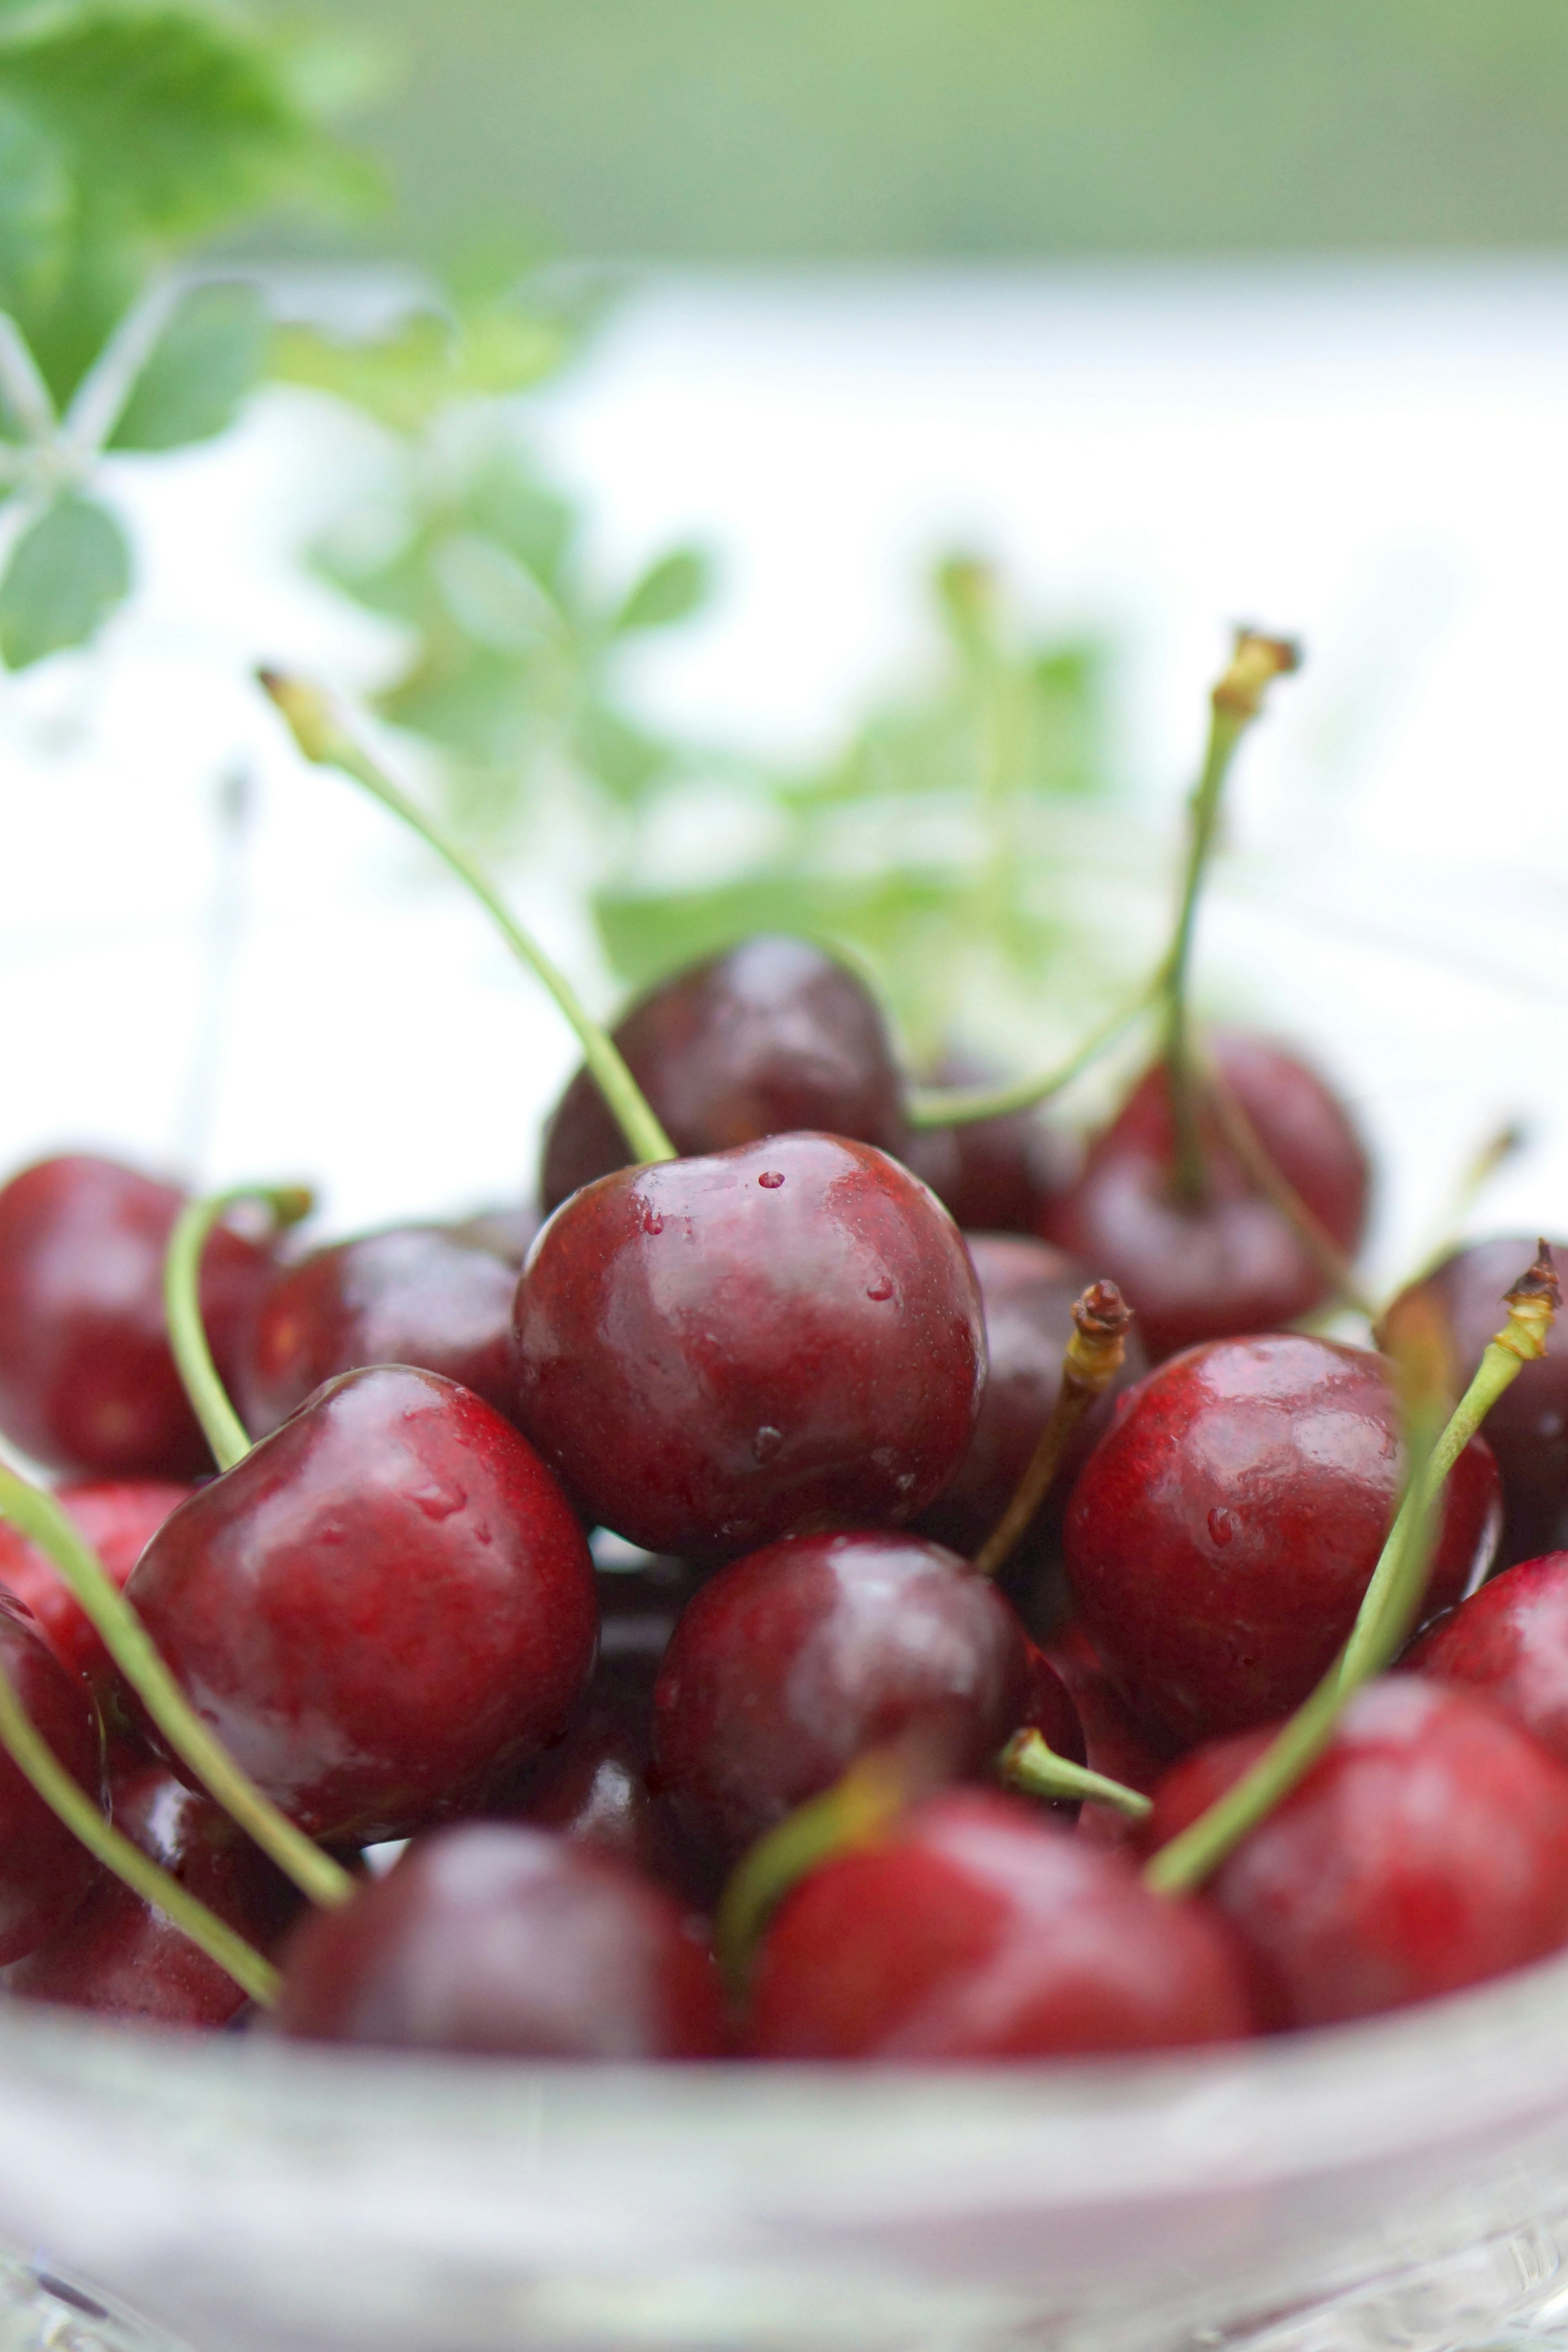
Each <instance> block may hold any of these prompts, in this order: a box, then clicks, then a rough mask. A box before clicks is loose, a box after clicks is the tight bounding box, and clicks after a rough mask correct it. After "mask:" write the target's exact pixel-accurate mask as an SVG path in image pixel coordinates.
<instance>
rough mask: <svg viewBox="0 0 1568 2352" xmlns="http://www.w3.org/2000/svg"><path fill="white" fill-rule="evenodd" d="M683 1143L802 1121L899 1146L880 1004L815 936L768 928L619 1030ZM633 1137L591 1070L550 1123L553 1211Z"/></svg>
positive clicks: (706, 1146) (671, 987) (609, 1166)
mask: <svg viewBox="0 0 1568 2352" xmlns="http://www.w3.org/2000/svg"><path fill="white" fill-rule="evenodd" d="M613 1034H614V1037H615V1041H616V1045H618V1046H619V1047H620V1050H621V1053H622V1055H624V1057H625V1059H626V1065H627V1066H628V1067H629V1069H630V1071H631V1074H632V1076H633V1077H634V1078H636V1080H637V1084H638V1086H639V1087H641V1088H642V1091H643V1093H644V1094H645V1095H646V1096H647V1100H648V1102H649V1103H650V1104H651V1106H652V1108H653V1110H654V1113H655V1115H656V1116H657V1118H658V1119H659V1120H660V1122H661V1123H662V1125H663V1127H664V1129H665V1131H666V1133H667V1134H668V1137H669V1139H670V1141H671V1142H672V1143H673V1144H674V1146H675V1148H676V1150H678V1151H682V1152H712V1151H723V1150H727V1149H728V1148H729V1147H730V1146H731V1144H736V1143H751V1142H753V1141H755V1140H757V1139H760V1138H761V1137H763V1136H765V1135H779V1134H783V1133H784V1132H785V1131H786V1130H787V1129H791V1128H816V1129H824V1130H826V1132H827V1133H829V1134H832V1135H847V1136H851V1137H854V1138H855V1139H858V1141H861V1142H864V1143H875V1144H879V1145H880V1146H881V1147H882V1149H883V1150H887V1151H891V1152H893V1153H895V1154H896V1153H898V1152H899V1151H900V1150H901V1149H902V1147H903V1144H904V1140H905V1136H906V1132H907V1130H906V1129H905V1126H904V1119H903V1112H902V1108H901V1104H902V1092H901V1088H900V1081H899V1075H898V1072H897V1070H896V1068H895V1067H894V1064H893V1057H892V1049H891V1047H890V1045H889V1041H888V1032H887V1024H886V1023H885V1022H884V1021H883V1018H882V1013H881V1009H880V1007H879V1004H878V1003H877V1001H876V999H875V997H874V996H873V995H872V994H871V992H870V991H869V989H868V988H867V986H866V984H865V982H863V981H860V980H858V979H857V978H856V976H855V974H854V973H853V972H851V971H846V970H845V968H844V966H843V965H842V964H839V963H835V962H834V961H833V959H832V958H831V957H830V956H826V955H824V953H823V951H822V950H821V949H820V948H818V947H814V946H813V945H812V944H811V942H810V941H809V940H795V939H788V938H782V937H770V936H767V935H763V937H761V938H757V939H750V940H741V942H740V943H739V945H738V946H735V947H732V948H730V949H727V950H725V952H724V953H723V954H722V955H717V956H710V957H709V958H708V959H707V961H704V962H702V963H696V964H689V965H688V967H687V968H686V970H685V971H678V972H675V973H673V974H672V975H671V977H670V978H669V979H668V980H664V981H661V982H659V984H658V987H657V988H656V989H654V990H652V991H651V992H649V993H648V994H647V996H644V997H641V998H640V999H639V1000H638V1002H637V1003H636V1004H635V1005H634V1006H633V1007H632V1009H631V1011H630V1012H629V1013H627V1014H626V1016H625V1018H624V1019H623V1020H622V1021H621V1022H620V1023H619V1024H618V1025H617V1027H616V1029H615V1031H614V1032H613ZM629 1156H630V1155H629V1154H628V1152H627V1150H626V1139H625V1138H624V1136H623V1135H622V1133H621V1130H620V1128H619V1127H618V1126H617V1124H616V1120H615V1118H613V1117H612V1116H611V1113H610V1111H609V1109H608V1108H607V1106H606V1104H605V1098H604V1096H603V1095H602V1094H601V1093H600V1091H599V1088H598V1086H597V1084H596V1083H595V1080H594V1079H593V1078H592V1077H591V1076H589V1074H588V1072H587V1071H586V1070H579V1071H578V1073H577V1075H576V1076H575V1077H574V1079H573V1081H572V1083H571V1085H570V1086H569V1087H567V1089H566V1092H565V1093H564V1095H563V1097H562V1098H561V1101H560V1103H559V1105H558V1106H557V1108H556V1109H555V1112H554V1114H553V1116H552V1118H551V1121H550V1125H549V1127H548V1129H546V1131H545V1139H544V1168H543V1174H542V1179H541V1184H540V1191H541V1195H542V1199H543V1202H544V1206H545V1210H546V1212H547V1213H548V1212H549V1211H550V1210H552V1209H554V1208H558V1207H559V1206H560V1204H561V1202H563V1201H564V1200H566V1199H567V1198H568V1197H569V1195H570V1194H572V1193H573V1192H576V1191H577V1189H578V1188H579V1186H580V1185H583V1184H587V1183H590V1182H592V1181H593V1180H594V1178H595V1177H596V1176H607V1175H609V1174H610V1172H611V1171H612V1170H614V1169H616V1168H624V1167H625V1166H626V1161H627V1159H628V1158H629Z"/></svg>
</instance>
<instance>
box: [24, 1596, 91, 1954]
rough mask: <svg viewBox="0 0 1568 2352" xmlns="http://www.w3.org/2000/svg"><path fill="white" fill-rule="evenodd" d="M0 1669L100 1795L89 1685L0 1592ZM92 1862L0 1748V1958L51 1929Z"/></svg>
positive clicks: (77, 1774) (79, 1894)
mask: <svg viewBox="0 0 1568 2352" xmlns="http://www.w3.org/2000/svg"><path fill="white" fill-rule="evenodd" d="M0 1668H3V1669H4V1671H5V1675H6V1677H7V1679H8V1681H9V1682H10V1684H11V1686H12V1688H13V1690H14V1691H15V1692H16V1696H17V1698H18V1699H19V1700H20V1702H21V1705H22V1708H23V1711H24V1713H25V1714H26V1716H27V1717H28V1718H29V1720H30V1721H31V1723H32V1725H33V1727H34V1729H35V1730H37V1731H38V1732H39V1733H41V1734H42V1736H43V1738H45V1739H46V1740H47V1742H48V1744H49V1746H50V1748H53V1750H54V1752H55V1754H56V1756H57V1757H58V1759H59V1761H60V1762H61V1763H62V1764H63V1765H64V1766H65V1768H66V1769H67V1771H68V1772H69V1773H70V1774H71V1775H72V1777H73V1779H75V1780H79V1782H80V1783H81V1786H82V1787H83V1789H85V1790H86V1791H87V1793H88V1795H89V1797H91V1799H92V1800H93V1801H94V1803H95V1804H96V1803H100V1802H101V1801H102V1795H103V1728H102V1726H101V1724H100V1721H99V1715H98V1708H97V1706H96V1705H95V1704H94V1701H93V1697H92V1694H91V1692H90V1691H89V1689H88V1686H87V1685H86V1683H85V1682H83V1680H82V1679H81V1676H80V1675H73V1674H69V1673H68V1672H67V1670H66V1668H65V1667H64V1666H62V1665H61V1664H60V1662H59V1660H58V1658H57V1657H56V1656H55V1654H54V1652H53V1651H52V1650H51V1649H50V1648H49V1647H48V1645H47V1643H46V1642H45V1640H44V1638H43V1636H42V1634H41V1633H39V1632H38V1630H37V1626H36V1625H35V1624H34V1623H33V1621H32V1619H31V1617H30V1616H29V1615H28V1613H27V1612H26V1609H24V1608H23V1607H22V1605H21V1603H20V1602H19V1601H14V1600H13V1599H12V1597H11V1595H10V1594H9V1593H8V1592H4V1591H0ZM98 1873H99V1864H97V1863H96V1862H95V1861H94V1859H93V1857H92V1855H91V1854H90V1853H89V1852H88V1850H87V1848H86V1847H85V1846H84V1845H82V1844H81V1843H79V1841H78V1839H77V1838H75V1837H74V1836H73V1835H72V1833H71V1832H70V1831H69V1830H68V1829H67V1827H66V1825H65V1823H64V1822H62V1821H61V1820H60V1818H59V1816H58V1813H55V1812H53V1811H50V1809H49V1807H48V1806H47V1804H46V1803H45V1802H44V1800H43V1799H42V1797H40V1796H39V1795H38V1793H37V1790H35V1789H34V1787H33V1784H32V1782H31V1781H30V1780H27V1779H26V1777H25V1775H24V1774H23V1773H22V1771H21V1770H20V1769H19V1767H18V1766H16V1764H14V1763H13V1762H12V1761H11V1759H10V1757H9V1756H8V1755H7V1754H5V1751H4V1750H3V1749H0V1964H3V1963H4V1962H5V1961H8V1960H19V1959H21V1958H23V1957H24V1956H25V1955H26V1953H28V1952H31V1951H34V1950H36V1949H37V1946H38V1945H39V1944H41V1943H42V1942H43V1941H44V1939H45V1937H47V1936H51V1935H53V1933H54V1931H55V1929H56V1928H57V1927H59V1926H60V1925H61V1923H62V1921H64V1920H66V1919H68V1918H69V1916H70V1915H71V1913H72V1912H73V1911H74V1910H75V1909H76V1907H77V1906H78V1904H79V1903H80V1901H81V1900H82V1898H83V1896H84V1895H86V1894H87V1891H88V1889H89V1887H90V1886H91V1885H92V1883H93V1881H94V1879H95V1878H96V1877H97V1876H98Z"/></svg>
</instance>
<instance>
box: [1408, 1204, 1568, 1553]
mask: <svg viewBox="0 0 1568 2352" xmlns="http://www.w3.org/2000/svg"><path fill="white" fill-rule="evenodd" d="M1536 1247H1537V1244H1536V1242H1535V1241H1534V1240H1533V1239H1528V1240H1527V1239H1526V1238H1525V1236H1524V1235H1523V1234H1517V1235H1515V1234H1510V1235H1507V1236H1505V1237H1503V1238H1502V1239H1500V1240H1497V1241H1486V1242H1476V1243H1474V1244H1471V1246H1469V1247H1468V1248H1467V1249H1462V1250H1457V1251H1455V1252H1454V1254H1453V1255H1451V1256H1449V1257H1447V1258H1445V1259H1444V1260H1443V1262H1442V1264H1441V1265H1438V1266H1436V1267H1435V1268H1434V1270H1433V1271H1432V1273H1431V1274H1429V1275H1428V1276H1426V1279H1425V1280H1424V1281H1423V1282H1420V1283H1416V1284H1414V1285H1413V1286H1411V1289H1410V1290H1408V1291H1404V1292H1402V1293H1401V1294H1400V1297H1398V1298H1397V1299H1395V1301H1394V1305H1393V1306H1392V1307H1390V1309H1389V1311H1388V1314H1387V1316H1386V1318H1384V1325H1385V1328H1386V1329H1387V1330H1388V1331H1389V1332H1390V1333H1391V1334H1392V1333H1393V1332H1394V1330H1396V1329H1397V1327H1398V1322H1399V1318H1400V1317H1401V1314H1402V1313H1403V1312H1404V1311H1405V1308H1406V1306H1407V1303H1408V1302H1409V1300H1410V1299H1411V1297H1412V1296H1413V1295H1419V1296H1420V1297H1424V1298H1426V1299H1429V1300H1431V1301H1432V1302H1433V1303H1434V1304H1435V1305H1436V1307H1437V1308H1438V1309H1439V1311H1440V1312H1441V1314H1442V1317H1443V1319H1444V1323H1445V1325H1446V1327H1447V1330H1448V1333H1449V1336H1450V1339H1451V1341H1452V1345H1453V1350H1454V1385H1455V1387H1456V1389H1457V1390H1459V1391H1462V1390H1463V1389H1464V1388H1465V1386H1466V1384H1467V1383H1468V1381H1470V1379H1471V1378H1472V1377H1473V1375H1474V1373H1475V1370H1476V1367H1477V1365H1478V1364H1479V1362H1480V1360H1481V1355H1482V1352H1483V1350H1484V1349H1485V1348H1486V1345H1487V1342H1488V1340H1489V1339H1491V1338H1492V1336H1493V1334H1494V1333H1495V1332H1496V1331H1497V1329H1498V1327H1499V1325H1500V1323H1501V1321H1502V1319H1503V1306H1502V1299H1503V1295H1504V1293H1505V1292H1506V1291H1507V1290H1508V1289H1509V1288H1510V1286H1512V1284H1513V1283H1515V1282H1517V1280H1518V1279H1519V1276H1521V1274H1522V1273H1523V1271H1524V1269H1525V1267H1526V1266H1527V1265H1529V1264H1530V1262H1531V1259H1532V1258H1533V1257H1534V1255H1535V1252H1536ZM1552 1258H1553V1261H1554V1263H1555V1265H1556V1267H1557V1273H1558V1277H1559V1279H1560V1280H1561V1281H1563V1283H1564V1284H1565V1285H1568V1246H1565V1245H1563V1244H1553V1247H1552ZM1486 1427H1487V1439H1488V1443H1489V1444H1490V1446H1491V1448H1492V1451H1493V1452H1494V1453H1495V1454H1496V1455H1497V1458H1498V1468H1499V1469H1500V1472H1501V1474H1502V1495H1503V1539H1502V1552H1501V1558H1502V1560H1503V1563H1504V1565H1505V1566H1506V1565H1507V1563H1508V1562H1509V1561H1510V1560H1516V1559H1534V1558H1535V1557H1536V1556H1537V1555H1538V1554H1540V1553H1542V1552H1545V1551H1554V1550H1556V1549H1558V1548H1559V1547H1560V1546H1563V1545H1565V1544H1568V1316H1561V1315H1560V1316H1559V1317H1558V1318H1557V1320H1556V1322H1555V1323H1554V1324H1553V1326H1552V1330H1551V1332H1550V1333H1549V1335H1548V1338H1547V1342H1546V1353H1545V1355H1544V1357H1542V1359H1541V1360H1540V1361H1539V1362H1537V1363H1533V1364H1526V1365H1525V1366H1524V1367H1523V1369H1522V1370H1521V1371H1520V1372H1519V1374H1518V1375H1517V1377H1516V1378H1515V1380H1514V1381H1512V1383H1511V1385H1510V1387H1509V1388H1507V1389H1506V1390H1505V1391H1504V1392H1503V1394H1502V1395H1501V1396H1500V1398H1499V1399H1498V1402H1496V1404H1494V1405H1493V1407H1492V1409H1491V1411H1490V1412H1489V1413H1488V1415H1487V1423H1486Z"/></svg>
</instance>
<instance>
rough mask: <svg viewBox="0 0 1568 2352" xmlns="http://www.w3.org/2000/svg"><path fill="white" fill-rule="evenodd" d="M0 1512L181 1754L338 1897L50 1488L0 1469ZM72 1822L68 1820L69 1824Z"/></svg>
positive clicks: (336, 1876) (260, 1837) (341, 1877)
mask: <svg viewBox="0 0 1568 2352" xmlns="http://www.w3.org/2000/svg"><path fill="white" fill-rule="evenodd" d="M0 1518H5V1519H8V1520H9V1521H10V1522H11V1524H12V1526H13V1527H16V1528H20V1529H21V1531H22V1533H23V1534H24V1535H25V1536H26V1537H27V1538H29V1539H30V1540H31V1541H32V1542H34V1543H36V1544H37V1546H38V1548H39V1549H40V1550H42V1551H45V1552H47V1554H48V1557H49V1559H51V1560H52V1561H53V1562H54V1565H55V1567H56V1568H57V1569H58V1571H59V1575H60V1578H61V1580H62V1582H63V1583H65V1584H66V1585H67V1586H68V1589H69V1590H70V1591H71V1592H72V1593H73V1594H74V1595H75V1597H76V1599H77V1601H79V1604H80V1606H81V1608H82V1609H83V1611H84V1612H85V1613H86V1614H87V1616H88V1617H89V1619H90V1620H91V1622H92V1623H93V1625H94V1626H95V1627H96V1628H97V1630H98V1632H99V1633H100V1636H101V1638H102V1641H103V1644H104V1647H105V1648H106V1649H107V1651H108V1652H109V1654H110V1657H111V1658H112V1659H113V1661H114V1663H115V1664H116V1665H117V1666H118V1667H119V1669H120V1671H121V1674H122V1675H124V1676H125V1679H126V1681H127V1682H128V1683H129V1684H130V1685H131V1686H132V1689H133V1690H134V1691H135V1693H136V1695H137V1696H138V1697H139V1698H140V1699H141V1701H142V1705H143V1706H145V1708H146V1710H147V1712H148V1714H149V1715H150V1716H151V1717H152V1718H153V1722H154V1724H155V1725H156V1726H157V1727H158V1729H159V1730H160V1731H161V1732H162V1734H163V1738H165V1739H166V1740H167V1741H168V1743H169V1746H170V1747H171V1748H173V1749H174V1753H175V1755H176V1756H178V1757H179V1758H180V1759H181V1761H182V1762H183V1763H184V1764H185V1765H187V1766H188V1767H189V1769H190V1770H191V1771H192V1772H193V1773H194V1774H195V1777H196V1779H197V1780H198V1781H199V1782H200V1783H201V1785H202V1787H203V1788H204V1789H205V1790H206V1791H207V1794H208V1795H209V1796H210V1797H211V1798H212V1799H213V1800H214V1801H215V1802H216V1803H217V1804H219V1805H221V1806H222V1807H223V1809H224V1811H225V1812H226V1813H227V1814H228V1815H229V1817H230V1819H231V1820H233V1821H235V1822H237V1823H238V1824H239V1827H240V1828H241V1829H242V1830H244V1831H245V1832H247V1835H248V1836H249V1837H251V1838H252V1839H254V1841H255V1843H257V1844H258V1846H259V1847H260V1848H261V1850H262V1852H263V1853H267V1854H268V1855H270V1857H271V1859H272V1860H273V1861H274V1862H275V1863H276V1864H278V1867H279V1870H281V1871H282V1872H283V1873H284V1874H285V1875H286V1876H287V1877H289V1878H290V1879H292V1880H293V1882H294V1885H296V1886H297V1887H299V1889H300V1893H301V1894H302V1895H308V1896H309V1897H310V1900H311V1902H313V1903H324V1904H334V1903H346V1902H347V1901H348V1899H349V1896H350V1895H352V1894H353V1879H352V1878H351V1877H350V1876H349V1874H348V1872H347V1871H346V1870H344V1869H343V1868H342V1865H341V1864H338V1863H336V1862H334V1861H333V1860H332V1858H331V1855H330V1854H328V1853H322V1851H321V1847H320V1846H319V1845H317V1844H315V1843H313V1842H312V1840H311V1839H310V1838H308V1837H307V1836H306V1835H305V1832H303V1830H300V1829H298V1828H296V1826H295V1824H294V1823H293V1822H291V1821H289V1818H288V1817H287V1815H286V1814H284V1813H281V1812H279V1809H278V1807H277V1806H276V1805H275V1804H274V1803H273V1802H272V1801H271V1799H270V1798H269V1797H267V1796H264V1795H263V1793H262V1791H261V1790H259V1789H258V1787H257V1785H256V1783H255V1781H254V1780H252V1779H251V1778H250V1775H249V1774H248V1773H247V1772H246V1771H244V1770H243V1769H241V1767H240V1766H239V1765H238V1764H237V1763H236V1762H235V1760H234V1759H233V1757H232V1756H230V1755H229V1754H228V1752H227V1750H226V1748H224V1747H222V1745H221V1744H220V1743H219V1742H218V1741H217V1740H216V1738H214V1737H213V1735H212V1733H211V1732H210V1731H209V1730H208V1729H207V1727H206V1726H205V1723H203V1722H202V1720H201V1718H200V1717H198V1716H197V1715H196V1714H195V1711H194V1709H193V1708H192V1707H191V1706H190V1703H189V1701H188V1700H187V1699H186V1698H185V1696H184V1693H183V1692H182V1691H181V1689H180V1686H179V1685H178V1684H177V1683H176V1682H175V1680H174V1675H172V1674H171V1673H170V1672H169V1669H168V1667H167V1666H166V1665H165V1664H163V1659H162V1658H161V1657H160V1656H159V1654H158V1652H157V1650H156V1649H155V1648H154V1647H153V1640H152V1636H151V1635H150V1634H149V1633H148V1631H147V1629H146V1627H145V1626H144V1625H143V1624H142V1620H141V1618H140V1617H139V1616H138V1615H137V1613H136V1612H135V1610H134V1608H133V1607H132V1604H131V1602H130V1601H127V1600H126V1598H125V1596H124V1594H123V1593H121V1591H118V1590H117V1589H116V1587H115V1584H114V1581H113V1580H112V1578H110V1576H108V1575H106V1574H105V1572H104V1569H103V1566H102V1563H101V1561H100V1559H99V1557H98V1555H97V1553H96V1552H95V1551H94V1550H93V1549H92V1547H91V1545H90V1544H89V1543H88V1542H87V1541H86V1540H85V1538H83V1537H82V1536H81V1535H80V1533H79V1531H78V1529H77V1528H76V1527H75V1526H74V1525H73V1523H72V1521H71V1520H70V1518H69V1517H68V1515H67V1514H66V1512H65V1511H63V1510H62V1509H61V1507H60V1506H59V1504H58V1503H57V1502H56V1500H55V1498H54V1496H52V1495H48V1494H46V1493H45V1492H44V1491H43V1489H42V1488H41V1487H38V1486H30V1485H29V1484H28V1482H27V1481H26V1479H25V1478H19V1477H17V1475H16V1473H15V1472H14V1471H11V1470H6V1469H0ZM72 1826H73V1827H74V1824H72Z"/></svg>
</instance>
